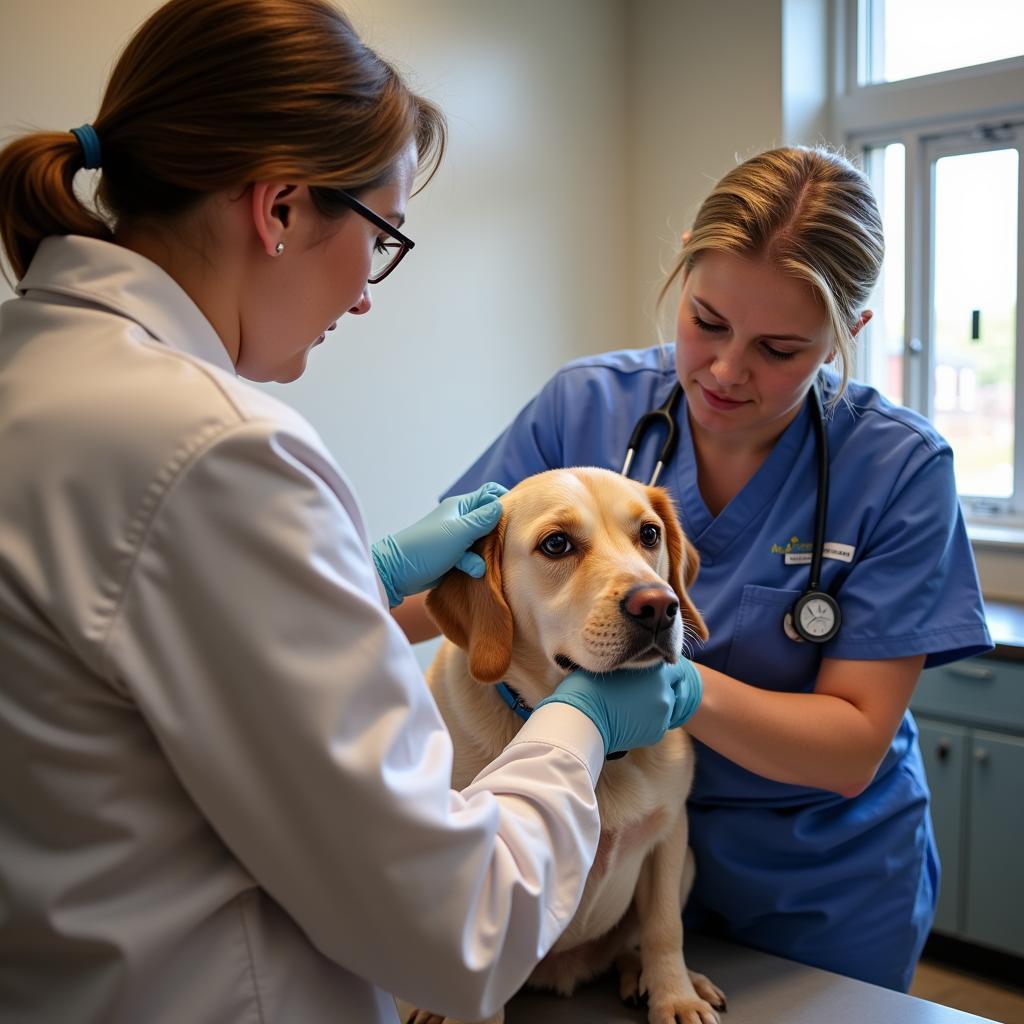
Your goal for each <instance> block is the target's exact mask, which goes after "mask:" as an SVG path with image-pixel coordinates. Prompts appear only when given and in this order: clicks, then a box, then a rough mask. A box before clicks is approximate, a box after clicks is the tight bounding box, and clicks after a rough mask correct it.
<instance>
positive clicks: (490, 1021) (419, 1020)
mask: <svg viewBox="0 0 1024 1024" xmlns="http://www.w3.org/2000/svg"><path fill="white" fill-rule="evenodd" d="M396 1002H397V1003H398V1016H399V1019H400V1020H401V1021H402V1024H504V1022H505V1008H504V1007H502V1008H501V1009H500V1010H499V1011H498V1012H497V1013H496V1014H495V1015H494V1016H493V1017H488V1018H487V1020H481V1021H472V1022H470V1021H461V1020H456V1019H455V1018H454V1017H445V1016H443V1015H442V1014H440V1013H431V1012H430V1011H429V1010H419V1009H416V1008H415V1007H412V1006H410V1005H409V1004H408V1003H403V1002H402V1001H401V1000H396Z"/></svg>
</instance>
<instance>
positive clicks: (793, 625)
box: [782, 590, 843, 644]
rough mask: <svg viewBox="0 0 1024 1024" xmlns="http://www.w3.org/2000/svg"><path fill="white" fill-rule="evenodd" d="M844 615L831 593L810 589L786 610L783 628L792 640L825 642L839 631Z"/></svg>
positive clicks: (814, 642)
mask: <svg viewBox="0 0 1024 1024" xmlns="http://www.w3.org/2000/svg"><path fill="white" fill-rule="evenodd" d="M842 621H843V617H842V614H841V613H840V611H839V605H838V604H837V603H836V600H835V598H834V597H832V595H831V594H826V593H824V592H823V591H821V590H808V591H806V592H805V593H803V594H801V595H800V597H799V598H797V601H796V604H794V605H793V608H792V610H791V611H788V612H786V616H785V618H784V619H783V620H782V628H783V629H784V630H785V632H786V636H788V637H789V639H790V640H795V641H796V642H797V643H800V642H801V641H804V640H806V641H807V642H808V643H812V644H825V643H828V642H829V640H831V639H832V637H834V636H835V635H836V633H838V632H839V627H840V626H841V625H842Z"/></svg>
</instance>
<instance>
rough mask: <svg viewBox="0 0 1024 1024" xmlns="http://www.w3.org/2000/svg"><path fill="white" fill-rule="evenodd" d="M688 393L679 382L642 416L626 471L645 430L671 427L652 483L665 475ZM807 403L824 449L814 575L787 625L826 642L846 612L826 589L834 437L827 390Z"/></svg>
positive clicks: (792, 634) (796, 633)
mask: <svg viewBox="0 0 1024 1024" xmlns="http://www.w3.org/2000/svg"><path fill="white" fill-rule="evenodd" d="M682 393H683V389H682V386H681V385H680V384H678V383H676V385H675V386H674V387H673V388H672V393H671V394H670V395H669V396H668V399H667V400H666V401H665V403H664V405H659V406H658V408H657V409H652V410H651V411H650V412H648V413H645V414H644V415H643V416H641V417H640V419H639V420H637V423H636V426H635V427H634V428H633V433H632V434H630V436H629V443H628V444H627V446H626V460H625V462H623V464H622V470H621V473H622V475H623V476H629V469H630V466H632V464H633V456H634V455H636V452H637V449H639V447H640V445H641V442H642V441H643V439H644V436H645V435H646V434H647V432H648V431H649V430H651V429H652V428H655V427H657V426H663V427H664V428H665V440H664V442H663V443H662V445H661V451H660V452H659V453H658V461H657V463H656V464H655V466H654V472H653V473H651V480H650V486H651V487H653V486H654V485H655V484H656V483H657V482H658V477H659V476H661V471H662V470H663V469H664V468H665V466H666V465H667V464H668V462H669V460H670V459H671V458H672V454H673V453H674V452H675V450H676V444H677V442H678V440H679V438H678V436H677V433H676V417H675V411H676V406H678V405H679V396H680V395H681V394H682ZM807 405H808V407H809V408H810V411H811V424H812V426H813V427H814V442H815V447H816V448H817V452H818V491H817V499H816V501H815V505H814V545H813V547H812V548H811V578H810V580H809V581H808V583H807V589H806V590H805V591H804V592H803V594H801V595H800V597H798V598H797V599H796V602H795V603H794V604H793V607H792V608H790V609H789V611H787V612H786V614H785V616H784V617H783V620H782V628H783V631H784V632H785V634H786V636H788V637H789V638H790V640H795V641H796V642H797V643H800V642H802V641H804V640H806V641H807V642H808V643H812V644H824V643H827V642H828V641H829V640H831V639H832V638H833V637H834V636H835V635H836V633H838V632H839V627H840V625H841V624H842V615H841V614H840V611H839V605H838V604H837V602H836V599H835V598H834V597H833V596H832V595H831V594H829V593H828V592H827V591H825V590H822V589H821V560H822V557H823V555H824V552H825V515H826V512H827V510H828V480H829V468H828V437H827V436H826V434H825V413H824V410H823V409H822V406H821V395H819V394H818V386H817V384H815V385H813V386H812V387H811V389H810V391H809V392H808V393H807Z"/></svg>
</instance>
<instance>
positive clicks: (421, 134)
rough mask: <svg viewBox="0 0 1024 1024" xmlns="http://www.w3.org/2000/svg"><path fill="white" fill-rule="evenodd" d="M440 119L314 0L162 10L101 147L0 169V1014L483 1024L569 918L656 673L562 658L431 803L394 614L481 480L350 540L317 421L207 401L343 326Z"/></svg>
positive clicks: (193, 1022)
mask: <svg viewBox="0 0 1024 1024" xmlns="http://www.w3.org/2000/svg"><path fill="white" fill-rule="evenodd" d="M443 131H444V124H443V120H442V118H441V115H440V114H439V112H438V111H437V110H436V109H435V108H434V107H433V106H431V105H430V104H429V103H427V102H426V101H424V100H422V99H420V98H418V97H416V96H414V95H412V94H411V93H410V92H409V91H408V89H407V88H406V87H405V85H404V84H403V83H402V81H401V80H400V79H399V78H398V77H397V75H396V74H395V72H394V71H393V70H392V69H391V68H390V67H389V66H387V65H386V64H384V63H383V62H382V61H381V60H380V59H379V58H378V57H377V56H376V55H375V54H374V53H372V52H371V51H369V50H367V49H366V48H365V47H364V46H363V44H362V43H361V42H360V41H359V39H358V38H357V37H356V36H355V34H354V33H353V31H352V29H351V26H350V25H349V24H348V22H347V21H346V20H345V19H344V18H343V17H342V16H341V15H340V14H339V13H338V11H337V10H336V9H335V8H334V7H333V6H332V5H331V4H329V3H327V2H321V0H174V2H173V3H171V4H168V5H167V6H166V7H164V8H162V9H160V10H159V11H158V12H156V13H155V14H154V15H153V16H152V17H151V19H150V21H149V22H147V24H146V25H145V26H143V28H142V29H140V31H139V33H138V34H137V35H136V37H135V38H134V39H133V40H132V41H131V42H130V43H129V45H128V47H127V49H126V50H125V52H124V54H123V55H122V57H121V58H120V60H119V62H118V64H117V66H116V67H115V70H114V72H113V77H112V79H111V81H110V84H109V87H108V89H107V92H106V95H105V98H104V100H103V104H102V106H101V109H100V113H99V116H98V117H97V118H96V121H95V124H94V125H85V126H82V128H80V129H75V130H74V131H73V132H71V133H67V132H60V133H37V134H32V135H27V136H24V137H22V138H21V139H18V140H16V141H14V142H12V143H11V144H10V145H9V146H8V147H7V148H6V149H4V150H3V151H2V152H0V231H2V239H3V245H4V250H5V253H6V256H7V258H8V260H9V261H10V264H11V266H12V268H13V270H14V273H15V275H16V276H17V277H18V278H19V284H18V292H19V297H18V298H16V299H14V300H12V301H11V302H9V303H6V304H5V305H4V306H3V307H2V310H0V474H2V480H3V484H2V488H0V621H2V629H0V664H2V665H3V671H4V681H3V686H2V688H0V1019H2V1020H4V1021H18V1022H19V1024H43V1022H45V1024H60V1022H68V1024H71V1022H74V1024H86V1022H94V1024H100V1022H102V1024H119V1022H124V1024H128V1022H131V1024H138V1022H143V1021H144V1022H146V1024H182V1022H188V1024H232V1022H242V1021H253V1020H260V1021H262V1022H266V1024H271V1022H286V1021H287V1022H289V1024H291V1022H301V1024H318V1022H327V1021H330V1022H336V1021H346V1022H353V1024H354V1022H359V1024H366V1022H371V1021H392V1020H394V1019H395V1009H394V1004H393V1002H392V1000H391V998H390V996H389V995H387V994H386V993H387V992H395V993H397V994H399V995H401V996H403V997H405V998H406V999H408V1000H410V1001H413V1002H417V1003H420V1004H423V1005H429V1006H432V1007H436V1008H438V1009H441V1010H443V1011H445V1012H448V1013H450V1014H453V1015H459V1016H463V1017H468V1018H478V1017H482V1016H485V1015H487V1014H488V1013H490V1012H491V1011H492V1010H493V1009H494V1008H495V1007H496V1006H498V1005H499V1004H501V1003H503V1002H504V1001H505V1000H506V999H507V998H508V997H509V996H510V995H511V994H512V993H513V991H514V990H515V989H516V988H517V987H518V985H519V984H520V983H521V981H522V980H523V979H524V978H525V977H526V975H527V974H528V973H529V971H530V970H531V969H532V967H533V966H534V964H535V963H536V961H537V960H538V959H539V958H540V957H541V956H542V955H543V954H544V953H545V952H546V950H547V949H548V948H549V946H550V945H551V943H552V942H553V941H554V939H555V938H556V937H557V936H558V934H559V932H560V931H561V929H562V928H563V927H564V926H565V924H566V923H567V922H568V921H569V919H570V917H571V915H572V914H573V912H574V910H575V907H576V905H577V902H578V900H579V897H580V894H581V891H582V888H583V883H584V879H585V877H586V874H587V871H588V869H589V867H590V864H591V861H592V858H593V855H594V852H595V848H596V844H597V838H598V831H599V822H598V818H597V812H596V806H595V797H594V784H595V780H596V778H597V776H598V775H599V773H600V771H601V766H602V764H603V763H604V758H605V755H606V753H607V752H611V751H614V750H620V749H622V750H624V749H629V748H630V747H633V746H641V745H645V744H649V743H652V742H656V741H657V740H658V739H660V738H661V736H662V735H663V734H664V731H665V729H666V728H668V727H670V726H674V725H676V724H678V723H679V722H681V721H682V720H683V719H685V717H686V716H687V715H688V714H689V713H690V712H691V711H692V710H693V708H694V707H695V706H696V703H697V701H698V700H699V696H700V680H699V677H698V676H697V675H696V672H695V671H694V669H693V668H692V666H690V665H689V664H688V663H685V662H683V663H681V664H680V665H679V666H671V667H666V668H663V669H660V670H657V671H650V672H645V673H636V674H634V677H633V678H632V679H631V681H630V682H631V685H629V686H628V687H626V686H618V687H616V686H615V685H614V682H615V681H614V680H612V681H610V682H609V684H608V685H605V684H599V683H596V682H595V681H593V680H591V679H589V678H588V677H586V676H585V675H584V674H583V673H574V674H573V675H572V676H570V677H569V679H568V680H567V681H566V683H565V684H563V686H562V687H561V688H560V690H559V691H558V692H557V693H556V694H555V699H554V700H552V701H551V702H550V703H548V704H546V705H544V706H542V707H540V708H539V711H538V713H537V714H536V715H534V716H533V718H532V719H531V722H530V724H529V726H528V727H526V728H524V729H523V731H522V732H521V733H520V735H519V737H518V738H517V741H516V742H515V743H514V744H512V745H511V746H510V747H509V748H508V749H507V750H506V751H505V752H504V753H503V754H502V755H501V757H499V758H498V759H497V761H495V762H494V763H493V764H491V765H490V766H489V767H488V768H487V769H486V770H485V771H484V772H482V773H481V775H480V776H479V777H478V778H477V779H476V780H475V781H474V782H473V784H472V785H471V786H470V787H469V788H468V789H466V790H464V791H462V792H461V793H458V792H453V791H451V790H450V788H449V787H450V773H451V760H452V752H451V743H450V740H449V737H448V734H447V733H446V732H445V730H444V727H443V725H442V722H441V720H440V718H439V716H438V713H437V710H436V707H435V705H434V703H433V701H432V699H431V697H430V695H429V693H428V691H427V688H426V686H425V684H424V681H423V678H422V676H421V674H420V671H419V669H418V667H417V664H416V662H415V659H414V658H413V655H412V653H411V651H410V648H409V646H408V643H407V642H406V640H405V637H404V636H403V634H402V632H401V630H400V629H399V628H398V626H397V625H396V624H395V622H394V620H393V619H392V617H391V614H390V611H389V608H388V605H389V604H391V605H397V604H398V603H400V602H401V600H402V598H403V597H404V596H406V595H408V594H411V593H414V592H416V591H419V590H422V589H423V588H424V587H426V586H428V585H429V584H430V583H432V582H433V581H434V580H435V579H437V578H438V577H439V576H441V575H442V574H443V573H445V572H446V571H448V570H450V569H451V568H452V567H453V566H458V567H459V568H460V569H461V570H463V571H466V572H469V573H471V574H479V573H480V572H481V571H482V563H481V562H480V560H479V559H478V558H477V556H475V555H470V554H467V550H466V549H467V548H468V546H469V545H470V544H471V543H472V542H473V541H474V540H475V539H477V538H478V537H480V536H482V535H484V534H485V533H487V532H488V531H489V530H490V529H491V528H492V527H493V526H494V524H495V523H496V522H497V519H498V516H499V514H500V502H499V501H498V499H499V498H500V495H501V494H502V493H503V489H502V488H500V487H496V486H494V485H487V486H484V487H482V488H479V489H477V490H476V491H475V492H474V493H473V494H471V495H468V496H464V497H460V498H457V499H455V500H453V501H447V502H445V503H443V504H442V505H441V506H439V507H438V508H437V509H435V510H434V511H433V512H432V513H431V514H430V515H428V516H427V517H426V518H425V519H424V520H422V521H421V522H420V523H417V524H416V525H415V526H413V527H411V528H410V529H408V530H405V531H402V532H401V533H399V534H396V535H394V536H391V537H386V538H384V539H383V540H382V541H380V542H378V543H377V544H374V545H372V546H371V545H370V544H369V542H368V540H367V535H366V530H365V528H364V525H363V521H362V516H361V513H360V510H359V506H358V503H357V501H356V499H355V497H354V495H353V494H352V491H351V488H350V487H349V484H348V482H347V480H346V478H345V476H344V474H343V473H342V472H341V470H340V469H339V468H338V467H337V466H336V464H335V463H334V461H333V459H332V457H331V455H330V454H329V453H328V452H327V451H326V450H325V448H324V446H323V444H322V442H321V441H320V439H319V438H318V437H317V435H316V433H315V432H314V431H313V430H312V428H311V427H310V426H309V425H308V424H307V423H306V422H305V421H304V420H303V419H302V418H301V417H300V416H298V415H297V414H296V413H294V412H293V411H291V410H289V409H288V408H287V407H286V406H284V405H282V404H281V403H280V402H278V401H276V400H275V399H274V398H271V397H269V396H268V395H266V394H264V393H263V392H261V391H260V390H258V389H255V388H253V387H252V386H250V385H248V384H245V383H243V382H242V381H240V380H239V376H244V377H248V378H250V379H253V380H278V381H287V380H292V379H294V378H296V377H298V376H299V375H300V374H301V373H302V372H303V370H304V368H305V363H306V357H307V355H308V353H309V350H310V349H311V348H312V347H313V345H315V344H316V343H317V342H318V341H323V340H324V338H325V337H326V336H327V335H326V332H327V331H329V330H330V329H331V328H333V326H334V322H335V321H336V320H337V319H338V318H339V317H340V316H341V315H342V314H343V313H344V312H345V311H346V310H347V311H348V312H351V313H353V314H364V313H367V312H368V311H369V309H370V291H369V287H368V283H370V282H376V281H380V280H382V279H383V278H384V276H385V275H386V274H388V273H389V272H391V271H392V270H394V268H395V266H396V265H397V263H398V261H399V260H400V259H402V257H403V256H405V254H406V253H407V252H408V251H409V249H410V248H411V247H412V242H411V241H410V240H409V239H408V238H407V237H406V236H405V235H404V234H403V233H402V231H401V230H400V228H401V224H402V222H403V220H404V212H405V208H406V203H407V200H408V197H409V193H410V190H411V186H412V182H413V178H414V176H415V174H416V171H417V168H418V166H419V165H424V164H425V165H426V166H427V167H428V168H429V167H430V166H431V165H432V163H433V162H434V161H436V159H437V156H438V153H439V151H440V148H441V144H442V142H443ZM82 167H99V168H101V175H100V189H101V196H102V199H103V201H104V204H105V206H106V208H107V209H108V210H109V211H111V214H112V218H113V222H114V223H115V225H116V228H115V230H114V233H113V234H111V230H110V228H109V226H108V224H107V223H105V222H104V221H101V220H100V219H98V218H97V217H96V216H95V215H93V214H92V213H91V212H90V211H89V210H87V209H86V208H85V207H83V206H82V205H80V204H79V202H78V200H77V199H76V198H75V196H74V193H73V191H72V188H71V184H72V179H73V177H74V174H75V172H76V171H77V170H78V169H79V168H82ZM385 598H386V599H385ZM626 698H628V699H626Z"/></svg>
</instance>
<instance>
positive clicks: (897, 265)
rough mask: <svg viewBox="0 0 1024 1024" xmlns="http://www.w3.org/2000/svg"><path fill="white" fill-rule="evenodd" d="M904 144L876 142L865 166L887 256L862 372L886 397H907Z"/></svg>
mask: <svg viewBox="0 0 1024 1024" xmlns="http://www.w3.org/2000/svg"><path fill="white" fill-rule="evenodd" d="M905 167H906V160H905V149H904V146H903V144H902V143H901V142H894V143H892V144H891V145H887V146H877V147H871V148H869V149H867V150H866V151H865V154H864V169H865V171H866V172H867V175H868V177H869V178H870V180H871V186H872V188H873V190H874V193H875V198H876V199H877V200H878V208H879V212H880V213H881V215H882V227H883V230H884V232H885V260H884V262H883V264H882V273H881V275H880V276H879V278H878V284H877V285H875V290H874V291H873V292H872V293H871V298H870V299H869V300H868V309H870V310H872V312H873V313H874V317H873V318H872V319H871V320H870V321H869V322H868V324H867V326H866V327H865V328H864V330H863V331H862V332H861V334H860V336H859V340H858V344H859V346H860V348H861V357H860V363H859V366H860V373H861V375H862V376H863V377H864V379H865V380H868V381H870V382H871V383H872V384H873V385H874V386H875V387H876V388H878V390H879V391H881V392H882V394H884V395H885V396H886V397H887V398H891V399H892V400H893V401H894V402H900V403H902V401H903V337H904V330H905V327H904V305H905V295H906V281H905V276H906V265H905V259H904V251H905V246H904V230H905V227H904V225H905V223H906V195H905V189H906V186H905Z"/></svg>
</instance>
